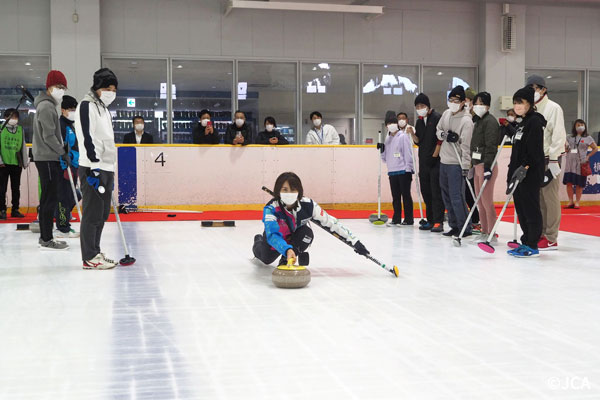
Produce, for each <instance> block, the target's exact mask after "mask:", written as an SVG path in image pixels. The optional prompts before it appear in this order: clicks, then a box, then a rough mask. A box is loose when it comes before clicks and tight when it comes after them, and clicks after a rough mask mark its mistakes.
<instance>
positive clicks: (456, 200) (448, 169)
mask: <svg viewBox="0 0 600 400" xmlns="http://www.w3.org/2000/svg"><path fill="white" fill-rule="evenodd" d="M464 105H465V89H464V88H463V87H462V86H460V85H459V86H456V87H455V88H454V89H452V91H451V92H450V94H449V95H448V109H447V110H446V111H444V113H443V114H442V117H441V118H440V122H439V123H438V125H437V137H438V139H439V141H441V142H442V143H441V145H442V147H441V149H440V161H441V164H440V187H441V188H442V198H443V199H444V205H445V206H446V209H447V210H448V224H449V225H450V230H449V231H448V232H446V233H444V236H447V237H452V236H458V234H459V233H460V231H461V229H462V227H463V225H464V224H465V221H466V219H467V207H466V201H465V178H466V177H467V175H468V174H469V169H470V168H471V136H472V135H473V120H472V118H471V114H470V113H469V112H467V111H466V110H465V109H464ZM457 153H458V158H457ZM471 231H472V227H471V226H470V224H469V225H467V229H466V231H465V233H464V235H463V237H467V236H470V235H471Z"/></svg>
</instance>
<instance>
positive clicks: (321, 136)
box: [317, 127, 324, 144]
mask: <svg viewBox="0 0 600 400" xmlns="http://www.w3.org/2000/svg"><path fill="white" fill-rule="evenodd" d="M323 128H324V127H321V129H320V130H319V131H318V132H317V134H318V135H319V138H320V139H321V144H323Z"/></svg>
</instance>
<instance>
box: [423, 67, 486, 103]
mask: <svg viewBox="0 0 600 400" xmlns="http://www.w3.org/2000/svg"><path fill="white" fill-rule="evenodd" d="M458 85H462V86H464V88H465V89H467V88H469V87H470V88H472V89H473V90H475V91H476V92H477V70H476V68H475V67H423V92H424V93H425V94H427V96H429V101H430V102H431V107H432V108H433V109H435V110H437V111H438V112H439V113H443V112H444V110H446V109H447V108H448V105H447V102H448V95H449V94H450V91H451V90H452V88H454V87H455V86H458Z"/></svg>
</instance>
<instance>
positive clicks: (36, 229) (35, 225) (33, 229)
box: [29, 221, 40, 233]
mask: <svg viewBox="0 0 600 400" xmlns="http://www.w3.org/2000/svg"><path fill="white" fill-rule="evenodd" d="M29 230H30V231H31V232H33V233H40V222H39V221H33V222H32V223H30V224H29Z"/></svg>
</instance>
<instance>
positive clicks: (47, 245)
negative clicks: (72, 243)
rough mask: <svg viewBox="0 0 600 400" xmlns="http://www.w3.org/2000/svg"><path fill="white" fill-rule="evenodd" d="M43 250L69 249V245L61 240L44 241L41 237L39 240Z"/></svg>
mask: <svg viewBox="0 0 600 400" xmlns="http://www.w3.org/2000/svg"><path fill="white" fill-rule="evenodd" d="M38 244H39V246H40V249H41V250H67V249H68V248H69V245H68V244H67V242H63V241H61V240H54V239H50V240H48V241H47V242H44V241H43V240H42V239H41V238H40V240H39V241H38Z"/></svg>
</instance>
